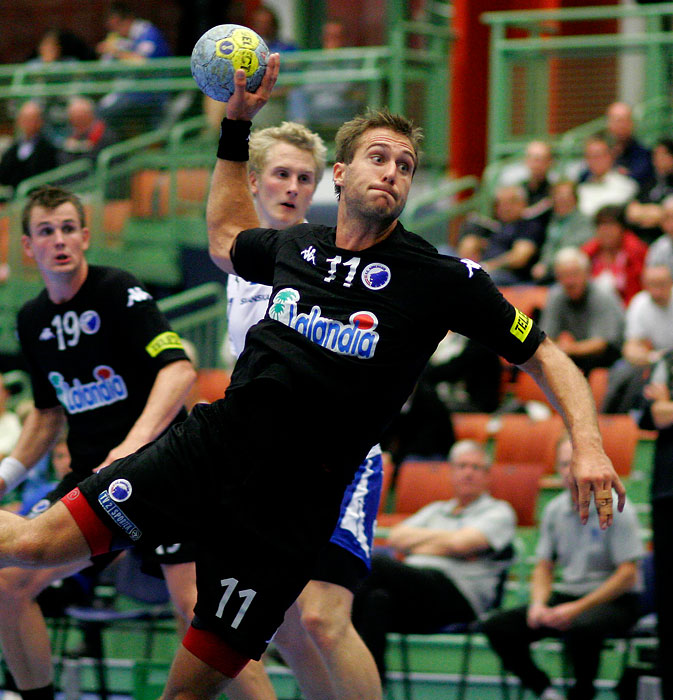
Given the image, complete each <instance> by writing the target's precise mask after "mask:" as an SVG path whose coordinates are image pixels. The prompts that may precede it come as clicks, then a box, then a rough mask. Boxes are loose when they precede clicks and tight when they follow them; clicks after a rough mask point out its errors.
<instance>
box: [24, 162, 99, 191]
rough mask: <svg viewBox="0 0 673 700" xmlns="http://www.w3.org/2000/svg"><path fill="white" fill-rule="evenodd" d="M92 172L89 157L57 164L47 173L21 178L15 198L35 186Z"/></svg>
mask: <svg viewBox="0 0 673 700" xmlns="http://www.w3.org/2000/svg"><path fill="white" fill-rule="evenodd" d="M92 172H93V163H92V162H91V160H90V159H89V158H78V159H77V160H73V161H72V162H71V163H66V164H65V165H59V166H58V167H57V168H53V169H52V170H49V171H48V174H45V173H40V174H39V175H33V176H32V177H29V178H27V179H26V180H22V181H21V182H20V183H19V185H18V186H17V188H16V195H15V196H16V198H17V199H22V198H23V197H27V196H28V193H29V192H30V191H31V190H32V189H33V188H35V187H39V186H40V185H46V184H49V183H51V182H58V181H60V180H65V179H66V178H72V177H75V176H77V175H91V173H92Z"/></svg>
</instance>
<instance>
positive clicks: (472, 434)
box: [451, 413, 491, 443]
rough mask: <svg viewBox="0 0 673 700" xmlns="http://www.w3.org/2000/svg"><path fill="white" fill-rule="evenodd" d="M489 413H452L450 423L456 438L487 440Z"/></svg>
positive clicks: (477, 440)
mask: <svg viewBox="0 0 673 700" xmlns="http://www.w3.org/2000/svg"><path fill="white" fill-rule="evenodd" d="M490 420H491V415H490V414H489V413H452V414H451V423H452V424H453V432H454V434H455V437H456V440H475V441H476V442H481V443H484V442H487V441H488V438H489V432H488V422H489V421H490Z"/></svg>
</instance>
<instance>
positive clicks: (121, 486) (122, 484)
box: [107, 479, 133, 503]
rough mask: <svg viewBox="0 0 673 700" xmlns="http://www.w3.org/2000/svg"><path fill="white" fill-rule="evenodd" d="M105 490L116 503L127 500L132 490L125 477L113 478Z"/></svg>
mask: <svg viewBox="0 0 673 700" xmlns="http://www.w3.org/2000/svg"><path fill="white" fill-rule="evenodd" d="M107 492H108V493H109V494H110V498H111V499H112V500H113V501H116V502H117V503H123V502H124V501H128V499H129V498H130V497H131V493H132V492H133V487H132V486H131V482H129V481H127V480H126V479H115V480H114V481H113V482H112V483H111V484H110V485H109V486H108V487H107Z"/></svg>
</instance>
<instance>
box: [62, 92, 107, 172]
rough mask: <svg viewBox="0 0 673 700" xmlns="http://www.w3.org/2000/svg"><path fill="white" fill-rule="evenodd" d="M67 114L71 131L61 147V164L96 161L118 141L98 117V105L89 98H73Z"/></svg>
mask: <svg viewBox="0 0 673 700" xmlns="http://www.w3.org/2000/svg"><path fill="white" fill-rule="evenodd" d="M67 113H68V124H69V126H70V131H69V133H68V135H67V136H66V139H65V141H64V142H63V145H62V146H61V152H60V154H59V161H60V162H61V163H63V164H64V163H70V162H72V161H73V160H77V159H79V158H89V159H90V160H93V161H95V160H96V158H97V156H98V154H99V153H100V152H101V151H102V150H103V149H104V148H105V147H106V146H110V145H112V144H113V143H114V142H115V141H116V138H115V135H114V134H113V132H112V130H111V129H110V128H109V127H108V126H107V125H106V124H105V122H104V121H103V120H102V119H98V118H97V117H96V105H95V104H94V102H93V100H91V99H89V98H88V97H73V98H72V99H71V100H70V102H69V103H68V112H67Z"/></svg>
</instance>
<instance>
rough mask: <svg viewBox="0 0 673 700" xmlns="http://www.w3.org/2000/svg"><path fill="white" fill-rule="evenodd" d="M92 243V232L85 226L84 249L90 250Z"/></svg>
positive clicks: (83, 235)
mask: <svg viewBox="0 0 673 700" xmlns="http://www.w3.org/2000/svg"><path fill="white" fill-rule="evenodd" d="M90 243H91V231H89V229H88V228H87V227H86V226H85V227H84V228H83V229H82V249H83V250H88V249H89V244H90Z"/></svg>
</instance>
